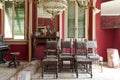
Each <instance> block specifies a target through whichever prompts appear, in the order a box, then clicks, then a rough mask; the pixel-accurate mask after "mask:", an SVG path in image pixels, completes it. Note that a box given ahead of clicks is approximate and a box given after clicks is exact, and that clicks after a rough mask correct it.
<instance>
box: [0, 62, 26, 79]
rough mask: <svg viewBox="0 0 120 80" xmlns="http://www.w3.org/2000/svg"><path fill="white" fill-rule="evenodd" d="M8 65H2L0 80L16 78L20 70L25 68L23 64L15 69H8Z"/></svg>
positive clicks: (0, 66)
mask: <svg viewBox="0 0 120 80" xmlns="http://www.w3.org/2000/svg"><path fill="white" fill-rule="evenodd" d="M8 63H9V62H7V63H5V64H3V63H2V64H0V80H9V79H10V78H11V77H12V76H14V75H15V74H16V73H17V72H18V71H19V70H21V69H22V68H23V66H24V64H21V65H20V66H17V67H16V68H14V67H8Z"/></svg>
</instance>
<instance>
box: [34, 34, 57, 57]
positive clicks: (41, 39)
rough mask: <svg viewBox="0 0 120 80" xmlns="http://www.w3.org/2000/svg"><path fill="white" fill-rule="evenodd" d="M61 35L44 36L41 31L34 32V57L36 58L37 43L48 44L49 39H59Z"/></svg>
mask: <svg viewBox="0 0 120 80" xmlns="http://www.w3.org/2000/svg"><path fill="white" fill-rule="evenodd" d="M58 39H59V37H56V36H44V35H43V36H42V35H39V32H34V33H33V36H32V49H33V54H32V58H33V59H34V58H35V56H36V54H37V53H36V47H37V45H41V44H44V45H45V44H46V41H47V40H58Z"/></svg>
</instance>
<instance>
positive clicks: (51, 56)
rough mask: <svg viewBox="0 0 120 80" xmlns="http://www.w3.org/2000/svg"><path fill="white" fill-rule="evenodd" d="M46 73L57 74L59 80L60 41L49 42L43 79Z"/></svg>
mask: <svg viewBox="0 0 120 80" xmlns="http://www.w3.org/2000/svg"><path fill="white" fill-rule="evenodd" d="M45 72H50V73H55V74H56V78H58V41H53V40H52V41H47V42H46V49H45V58H44V59H43V61H42V78H43V76H44V73H45Z"/></svg>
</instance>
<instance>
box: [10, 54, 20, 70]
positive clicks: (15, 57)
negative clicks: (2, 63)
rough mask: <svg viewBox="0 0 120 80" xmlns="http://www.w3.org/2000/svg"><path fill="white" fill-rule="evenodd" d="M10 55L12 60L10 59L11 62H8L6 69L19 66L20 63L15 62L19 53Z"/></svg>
mask: <svg viewBox="0 0 120 80" xmlns="http://www.w3.org/2000/svg"><path fill="white" fill-rule="evenodd" d="M10 54H11V55H12V57H13V59H12V61H10V62H9V66H8V67H11V66H14V67H15V68H16V67H17V66H18V65H20V61H19V60H17V56H19V55H20V53H19V52H12V53H10Z"/></svg>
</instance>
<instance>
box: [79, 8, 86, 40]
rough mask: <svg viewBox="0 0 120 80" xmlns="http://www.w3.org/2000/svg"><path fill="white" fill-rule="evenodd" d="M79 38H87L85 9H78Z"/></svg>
mask: <svg viewBox="0 0 120 80" xmlns="http://www.w3.org/2000/svg"><path fill="white" fill-rule="evenodd" d="M78 38H85V10H79V9H78Z"/></svg>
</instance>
